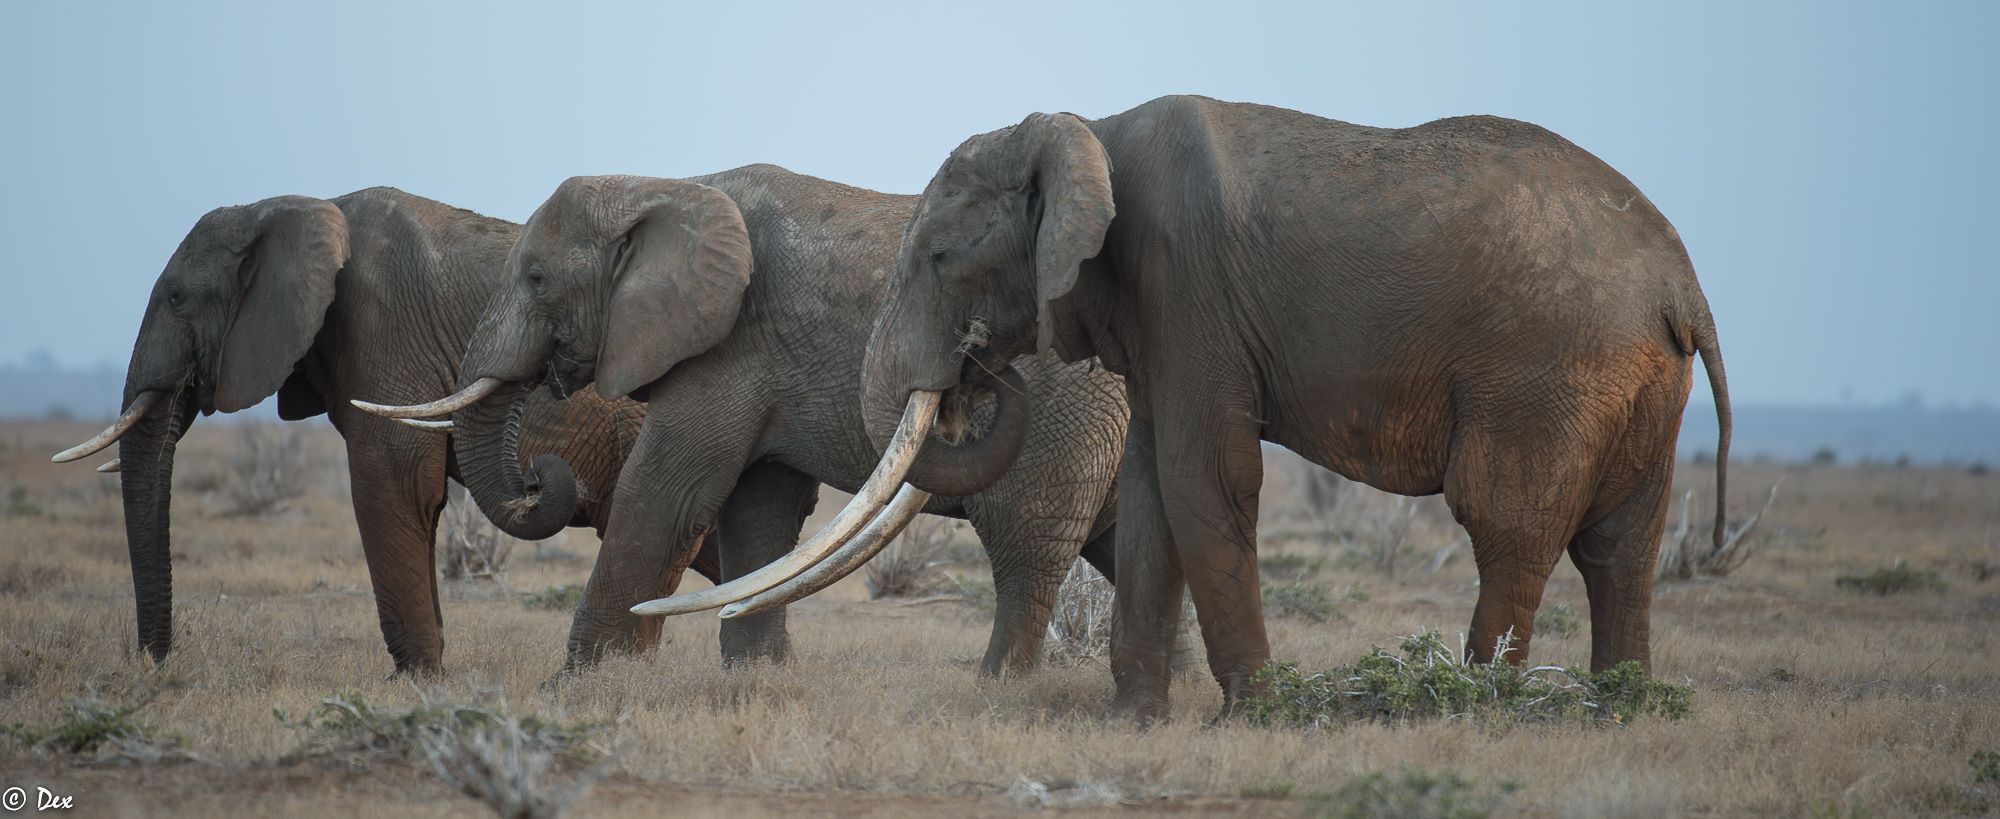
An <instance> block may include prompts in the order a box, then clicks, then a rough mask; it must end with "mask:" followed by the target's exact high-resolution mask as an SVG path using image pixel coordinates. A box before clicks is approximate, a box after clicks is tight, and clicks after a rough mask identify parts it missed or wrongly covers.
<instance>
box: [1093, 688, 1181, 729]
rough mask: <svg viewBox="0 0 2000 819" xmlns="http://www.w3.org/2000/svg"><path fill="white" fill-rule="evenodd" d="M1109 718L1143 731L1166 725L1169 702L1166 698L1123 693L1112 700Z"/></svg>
mask: <svg viewBox="0 0 2000 819" xmlns="http://www.w3.org/2000/svg"><path fill="white" fill-rule="evenodd" d="M1108 716H1109V717H1110V719H1111V720H1112V721H1114V722H1124V723H1127V724H1130V725H1131V726H1132V727H1134V728H1138V729H1141V730H1145V729H1148V728H1152V727H1153V726H1155V725H1165V724H1166V723H1167V700H1166V698H1165V697H1152V696H1143V695H1128V694H1127V693H1126V692H1123V691H1121V692H1119V693H1118V694H1117V695H1116V696H1114V697H1112V698H1111V710H1110V713H1109V714H1108Z"/></svg>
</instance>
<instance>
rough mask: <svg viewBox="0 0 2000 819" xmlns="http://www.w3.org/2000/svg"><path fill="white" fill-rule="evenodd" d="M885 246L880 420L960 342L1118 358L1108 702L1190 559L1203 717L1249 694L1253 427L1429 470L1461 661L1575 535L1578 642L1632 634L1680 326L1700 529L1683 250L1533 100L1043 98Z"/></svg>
mask: <svg viewBox="0 0 2000 819" xmlns="http://www.w3.org/2000/svg"><path fill="white" fill-rule="evenodd" d="M897 262H898V267H897V273H896V278H895V282H894V284H893V286H891V287H890V288H889V293H890V296H889V304H888V306H887V308H886V309H885V313H884V316H883V318H882V320H881V322H880V323H879V324H877V325H876V327H875V332H874V336H873V338H872V339H871V340H870V343H869V353H868V363H867V367H866V371H865V373H864V374H863V378H862V390H863V393H864V396H865V397H864V414H865V418H866V421H867V426H868V430H869V433H870V435H871V437H872V438H873V439H874V441H875V442H876V443H877V444H878V446H879V445H882V444H884V443H885V442H887V440H888V438H889V436H890V430H891V428H892V427H894V426H895V425H896V422H897V417H898V413H899V412H901V411H903V408H904V405H905V402H906V400H907V401H912V402H914V401H917V400H918V399H924V400H935V399H934V398H927V396H931V395H932V394H933V393H934V392H935V391H940V390H953V389H955V388H958V387H959V386H960V385H962V384H964V383H965V380H966V375H967V373H968V372H983V370H984V368H983V367H976V368H969V367H968V366H967V361H968V358H970V359H971V360H974V361H976V362H996V361H1006V360H1008V359H1011V358H1013V357H1015V356H1017V355H1022V354H1025V353H1028V352H1030V351H1032V350H1034V349H1035V347H1036V346H1037V344H1039V346H1040V347H1041V348H1042V349H1044V350H1047V349H1049V348H1053V350H1054V351H1055V352H1056V353H1057V354H1059V355H1060V356H1061V357H1062V358H1063V359H1064V360H1071V361H1073V360H1079V359H1083V358H1086V357H1089V356H1097V357H1098V358H1100V359H1101V360H1102V361H1103V363H1104V365H1105V366H1106V367H1108V368H1110V369H1112V370H1114V371H1116V372H1119V373H1123V374H1124V375H1125V379H1126V380H1125V389H1126V394H1127V398H1128V400H1129V402H1130V405H1131V424H1130V426H1129V429H1128V433H1127V438H1126V446H1125V455H1124V462H1123V466H1122V472H1121V481H1122V493H1121V495H1120V505H1119V509H1118V520H1119V525H1118V535H1117V546H1116V559H1117V561H1118V576H1117V578H1116V584H1117V608H1116V618H1115V626H1114V638H1115V639H1114V648H1113V663H1112V668H1113V672H1114V676H1115V678H1116V687H1117V694H1116V699H1115V701H1114V703H1113V707H1114V710H1115V711H1119V712H1122V713H1127V714H1130V715H1133V716H1135V717H1138V718H1140V719H1150V718H1155V717H1157V716H1159V715H1160V714H1162V713H1163V712H1164V708H1165V705H1166V700H1167V687H1168V648H1169V646H1170V645H1171V640H1170V635H1171V633H1172V632H1171V629H1172V627H1173V625H1174V623H1175V621H1176V619H1177V618H1176V614H1177V613H1178V611H1179V608H1180V605H1181V589H1182V588H1183V586H1184V585H1185V587H1186V588H1188V589H1189V590H1190V591H1191V592H1192V596H1193V599H1194V603H1195V608H1196V614H1197V617H1198V619H1199V622H1200V625H1201V630H1202V636H1203V638H1204V640H1205V642H1206V644H1207V650H1208V659H1209V664H1210V667H1211V669H1212V670H1213V672H1214V673H1215V675H1216V679H1217V681H1218V682H1219V683H1220V684H1221V686H1222V689H1223V691H1224V695H1225V703H1226V704H1225V706H1224V713H1225V714H1228V713H1231V712H1233V711H1234V710H1235V709H1237V708H1238V707H1240V704H1241V702H1242V701H1243V699H1244V697H1245V696H1246V695H1248V694H1251V693H1253V684H1252V676H1253V675H1254V674H1256V672H1257V671H1258V670H1259V669H1260V668H1262V667H1263V666H1264V665H1265V664H1266V662H1267V660H1268V656H1269V647H1268V644H1267V641H1266V639H1265V633H1264V624H1263V616H1262V611H1261V608H1260V602H1259V599H1258V576H1257V560H1256V552H1255V549H1256V540H1255V533H1256V510H1257V494H1258V489H1259V483H1260V479H1261V477H1262V471H1263V464H1262V458H1261V452H1260V445H1259V440H1260V439H1262V440H1267V441H1273V442H1276V443H1278V444H1282V445H1284V446H1285V447H1287V448H1290V449H1292V450H1294V451H1296V452H1298V453H1300V454H1301V455H1304V456H1305V457H1306V458H1308V459H1310V460H1312V461H1313V462H1315V463H1318V464H1320V465H1323V466H1325V467H1328V468H1330V469H1332V470H1334V471H1335V472H1338V473H1340V474H1342V475H1345V476H1347V477H1349V478H1352V479H1354V480H1357V481H1361V482H1363V483H1366V484H1369V485H1371V486H1374V487H1377V488H1379V489H1383V490H1386V491H1389V492H1395V493H1400V494H1404V495H1425V494H1432V493H1438V492H1442V493H1444V495H1445V498H1446V500H1447V502H1448V503H1449V505H1450V508H1451V510H1452V514H1453V516H1454V517H1456V518H1457V520H1458V522H1459V523H1461V524H1463V525H1464V526H1465V528H1466V529H1467V531H1468V532H1469V533H1470V534H1471V536H1472V542H1473V551H1474V555H1475V557H1476V560H1477V563H1478V569H1479V577H1480V588H1479V599H1478V603H1477V605H1476V608H1475V611H1474V613H1473V618H1472V629H1471V631H1472V635H1471V639H1472V645H1471V651H1470V653H1471V655H1472V657H1473V658H1474V659H1477V660H1488V659H1490V658H1491V656H1492V654H1493V653H1494V651H1495V645H1496V640H1498V639H1500V638H1501V637H1502V636H1503V635H1505V634H1507V633H1509V632H1511V634H1512V643H1511V653H1510V654H1509V655H1508V656H1509V658H1510V659H1513V660H1517V661H1518V660H1520V659H1523V658H1525V657H1526V655H1527V653H1528V647H1529V642H1530V639H1531V638H1532V636H1533V629H1534V612H1535V609H1536V607H1537V606H1538V605H1539V603H1540V601H1541V596H1542V588H1543V585H1544V583H1545V582H1546V580H1547V578H1548V576H1549V574H1550V572H1551V570H1552V569H1553V568H1554V566H1555V564H1556V562H1557V560H1558V559H1559V558H1560V557H1561V556H1562V554H1563V552H1564V550H1565V549H1567V550H1568V552H1569V554H1570V556H1571V558H1572V559H1573V560H1574V562H1575V564H1576V566H1577V567H1578V569H1579V570H1580V571H1581V572H1582V574H1583V578H1584V581H1585V584H1586V586H1587V589H1588V595H1589V598H1590V613H1591V666H1592V667H1593V668H1597V669H1603V668H1605V667H1607V666H1611V665H1613V664H1616V663H1619V662H1621V661H1626V660H1637V661H1639V662H1641V663H1646V662H1648V661H1649V648H1648V631H1647V630H1648V612H1649V609H1650V606H1651V594H1652V577H1653V566H1654V557H1655V552H1656V550H1657V548H1658V543H1659V533H1660V529H1661V525H1662V521H1663V516H1664V512H1665V508H1666V504H1667V497H1668V491H1669V485H1670V483H1671V479H1672V476H1673V469H1674V459H1673V454H1674V442H1675V438H1676V436H1677V435H1678V433H1679V428H1680V417H1681V410H1682V407H1683V405H1684V404H1685V403H1686V400H1687V395H1688V390H1689V388H1690V386H1691V384H1690V379H1691V364H1692V360H1693V356H1695V354H1696V353H1697V352H1699V353H1700V355H1701V357H1702V359H1703V362H1704V364H1705V367H1706V369H1707V374H1708V380H1709V384H1710V387H1711V389H1712V390H1713V392H1714V395H1715V399H1716V402H1717V407H1718V410H1719V414H1720V417H1721V436H1720V437H1721V440H1720V442H1719V444H1718V448H1717V470H1716V491H1717V495H1718V502H1717V504H1716V505H1717V510H1716V519H1715V527H1716V537H1717V538H1718V541H1719V539H1720V537H1721V529H1722V526H1723V512H1722V508H1721V507H1722V504H1721V502H1720V496H1721V494H1722V490H1723V482H1724V469H1723V467H1722V464H1723V462H1724V461H1725V460H1726V458H1727V452H1728V447H1729V429H1730V421H1729V400H1728V394H1727V386H1726V381H1725V377H1724V372H1723V367H1722V357H1721V354H1720V351H1719V349H1718V347H1717V341H1716V332H1715V323H1714V320H1713V319H1712V318H1711V316H1710V313H1709V309H1708V303H1707V300H1706V298H1705V297H1704V296H1703V295H1702V292H1701V288H1700V286H1699V284H1698V283H1697V282H1696V280H1695V274H1694V270H1693V268H1692V266H1691V264H1690V263H1689V260H1688V256H1687V253H1686V251H1685V249H1684V248H1683V247H1682V245H1681V242H1680V239H1679V237H1678V235H1677V234H1676V233H1675V232H1674V229H1673V226H1672V225H1670V224H1668V222H1667V220H1666V218H1665V217H1664V216H1662V215H1660V212H1659V211H1658V210H1656V209H1655V208H1654V207H1653V204H1652V203H1651V202H1649V201H1647V200H1646V197H1645V196H1644V195H1642V194H1641V193H1640V192H1639V191H1638V190H1637V189H1636V188H1634V187H1633V186H1632V183H1631V182H1630V181H1628V180H1626V179H1625V178H1624V177H1623V176H1621V175H1619V173H1618V172H1617V171H1614V170H1612V169H1611V168H1610V167H1608V166H1607V165H1605V164H1604V163H1603V162H1602V161H1600V160H1598V159H1597V158H1596V157H1594V156H1592V155H1590V154H1589V153H1586V152H1585V151H1583V150H1582V149H1580V148H1578V147H1576V146H1575V145H1573V144H1571V143H1569V142H1568V141H1566V140H1564V139H1563V138H1562V137H1560V136H1557V135H1555V134H1553V133H1550V132H1549V131H1547V130H1544V129H1542V128H1539V127H1536V126H1534V125H1529V124H1526V123H1522V122H1515V121H1511V120H1506V119H1499V118H1495V117H1483V116H1479V117H1459V118H1454V119H1445V120H1439V121H1436V122H1431V123H1427V124H1424V125H1420V126H1416V127H1413V128H1403V129H1384V128H1369V127H1363V126H1359V125H1351V124H1348V123H1343V122H1337V121H1333V120H1328V119H1321V118H1319V117H1314V116H1310V115H1307V114H1303V113H1299V112H1296V111H1289V110H1284V109H1279V108H1271V107H1265V106H1260V105H1247V104H1233V103H1225V102H1218V101H1215V100H1210V99H1205V98H1201V97H1166V98H1162V99H1158V100H1155V101H1152V102H1148V103H1146V104H1144V105H1141V106H1139V107H1138V108H1135V109H1133V110H1131V111H1128V112H1125V113H1122V114H1118V115H1115V116H1110V117H1106V118H1104V119H1100V120H1095V121H1092V120H1085V119H1082V118H1080V117H1077V116H1073V115H1070V114H1055V115H1045V114H1035V115H1032V116H1029V117H1028V118H1027V119H1025V120H1023V121H1022V122H1021V123H1020V124H1018V125H1015V126H1013V127H1010V128H1006V129H1003V130H1000V131H995V132H993V133H988V134H984V135H981V136H976V137H973V138H972V139H970V140H967V141H966V142H965V143H964V144H963V145H961V146H959V147H958V148H957V149H956V150H954V151H953V152H952V154H951V156H950V158H949V159H947V160H946V161H945V163H944V164H943V166H942V167H941V168H940V169H939V170H938V172H937V175H936V176H935V177H934V178H933V179H932V180H931V182H930V184H929V185H928V187H926V188H925V191H924V194H923V202H922V204H921V206H920V207H919V209H918V212H917V215H916V217H915V219H914V220H913V221H912V222H911V223H910V225H909V227H908V230H907V232H906V234H905V240H904V243H903V248H902V254H901V256H900V257H899V258H898V260H897ZM974 325H976V326H978V327H979V328H980V329H981V332H980V333H979V334H978V335H977V337H976V338H972V339H970V340H968V336H967V329H968V327H971V326H974ZM981 340H983V341H984V344H983V345H982V344H980V343H978V342H979V341H981ZM986 471H988V472H991V471H994V470H993V469H988V470H986ZM912 481H913V482H914V483H915V485H917V486H919V487H921V486H922V485H923V484H922V482H921V478H920V477H913V478H912Z"/></svg>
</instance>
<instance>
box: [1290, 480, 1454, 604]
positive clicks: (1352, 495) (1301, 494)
mask: <svg viewBox="0 0 2000 819" xmlns="http://www.w3.org/2000/svg"><path fill="white" fill-rule="evenodd" d="M1293 463H1294V467H1293V470H1294V476H1293V479H1292V480H1293V484H1294V487H1295V499H1294V503H1293V506H1292V508H1290V509H1288V510H1286V514H1284V515H1282V516H1284V517H1289V518H1291V519H1294V520H1300V519H1302V520H1303V521H1304V522H1305V523H1306V525H1307V527H1308V531H1310V532H1311V533H1312V534H1311V535H1309V536H1308V539H1312V540H1317V541H1319V542H1320V543H1322V544H1324V545H1328V546H1333V547H1336V548H1338V549H1340V550H1341V554H1342V556H1341V559H1340V564H1341V565H1342V566H1344V567H1349V568H1367V569H1369V570H1371V571H1375V572H1378V573H1380V574H1383V575H1386V576H1390V577H1394V576H1395V575H1396V572H1397V571H1398V570H1400V569H1401V568H1402V567H1403V564H1404V562H1405V560H1406V558H1408V557H1410V556H1411V555H1410V553H1411V551H1412V549H1413V548H1414V547H1415V546H1416V545H1417V544H1419V543H1423V542H1439V541H1443V542H1445V543H1446V545H1445V546H1444V547H1443V548H1442V549H1441V550H1439V551H1438V552H1436V553H1435V554H1434V555H1433V557H1432V559H1431V560H1430V561H1429V565H1430V567H1431V571H1436V570H1437V567H1439V566H1442V565H1443V563H1444V562H1445V561H1446V560H1449V559H1450V558H1451V556H1452V553H1453V551H1455V549H1454V547H1453V545H1451V544H1452V543H1453V542H1454V538H1455V537H1457V536H1461V535H1463V530H1462V529H1460V528H1459V527H1458V526H1457V524H1456V523H1453V522H1451V521H1450V520H1449V519H1448V514H1446V515H1445V518H1446V519H1443V520H1438V519H1436V518H1438V517H1439V516H1440V513H1441V512H1442V510H1443V506H1442V504H1438V503H1432V502H1429V501H1427V500H1426V499H1423V498H1412V497H1406V496H1403V495H1394V494H1390V493H1387V492H1382V491H1380V490H1377V489H1374V488H1372V487H1369V486H1367V485H1365V484H1360V483H1356V482H1354V481H1350V480H1348V479H1346V478H1344V477H1341V476H1340V475H1339V474H1337V473H1335V472H1333V471H1332V470H1329V469H1325V468H1323V467H1320V466H1318V465H1316V464H1314V463H1312V462H1310V461H1307V460H1305V459H1303V458H1294V459H1293ZM1288 534H1289V536H1291V537H1299V536H1300V533H1298V532H1296V531H1294V532H1291V533H1285V532H1279V533H1275V537H1276V538H1277V539H1283V538H1285V537H1286V536H1287V535H1288Z"/></svg>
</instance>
